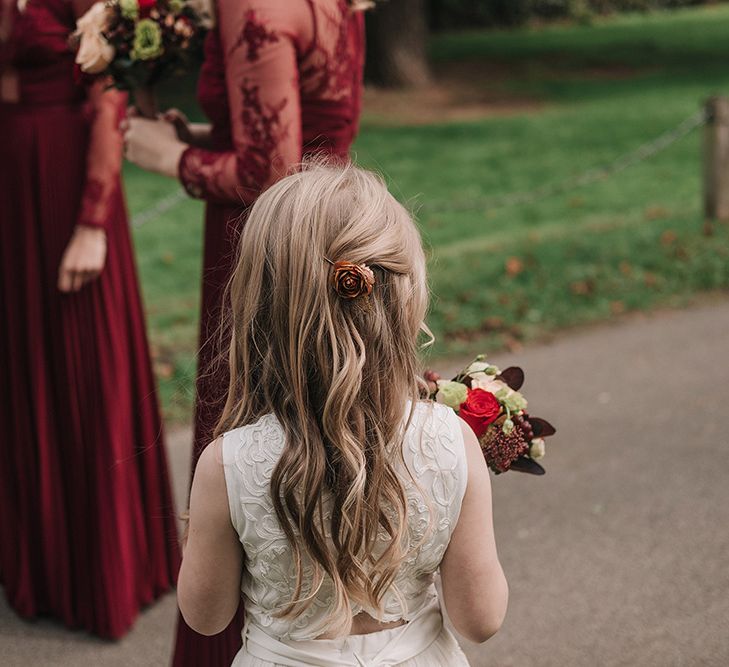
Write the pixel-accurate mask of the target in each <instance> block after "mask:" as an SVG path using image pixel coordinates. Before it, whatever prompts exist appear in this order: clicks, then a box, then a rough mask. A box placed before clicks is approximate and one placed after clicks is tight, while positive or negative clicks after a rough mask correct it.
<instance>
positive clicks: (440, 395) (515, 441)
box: [425, 354, 556, 475]
mask: <svg viewBox="0 0 729 667" xmlns="http://www.w3.org/2000/svg"><path fill="white" fill-rule="evenodd" d="M485 359H486V355H483V354H481V355H479V356H478V357H476V359H475V360H474V361H473V363H471V364H470V365H469V366H467V367H466V368H465V369H464V370H462V371H461V372H460V373H459V374H458V375H457V376H456V377H455V378H453V379H452V380H442V379H441V378H440V376H439V375H438V374H437V373H434V372H433V371H428V372H427V373H426V375H425V379H426V380H427V381H428V384H429V386H430V389H431V398H433V399H435V400H436V401H438V402H439V403H444V404H445V405H448V406H450V407H451V408H453V409H454V410H455V411H456V413H457V414H458V416H459V417H460V418H461V419H463V420H464V421H465V422H466V423H467V424H468V425H469V426H470V427H471V428H472V429H473V432H474V433H475V434H476V437H477V438H478V440H479V442H480V443H481V450H482V451H483V454H484V457H485V459H486V463H487V464H488V466H489V467H490V468H491V469H492V470H493V471H494V472H496V473H497V474H498V473H502V472H506V471H507V470H519V471H521V472H528V473H531V474H533V475H543V474H544V472H545V471H544V468H543V467H542V466H541V465H540V464H539V463H537V461H538V460H539V459H541V458H542V457H543V456H544V453H545V448H544V438H546V437H547V436H549V435H553V434H554V433H556V429H555V428H554V426H552V425H551V424H550V423H549V422H548V421H546V420H544V419H540V418H539V417H533V416H531V415H530V414H528V413H527V411H526V409H527V401H526V399H525V398H524V396H523V395H522V394H521V393H520V392H519V389H521V386H522V385H523V384H524V371H523V370H522V369H521V368H518V367H516V366H512V367H510V368H507V369H505V370H503V371H502V370H500V369H499V368H498V367H496V366H494V365H493V364H490V363H488V362H487V361H486V360H485Z"/></svg>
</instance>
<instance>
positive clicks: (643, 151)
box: [131, 109, 708, 227]
mask: <svg viewBox="0 0 729 667" xmlns="http://www.w3.org/2000/svg"><path fill="white" fill-rule="evenodd" d="M707 120H708V118H707V113H706V110H705V109H701V110H699V111H697V112H696V113H693V114H691V115H690V116H689V117H688V118H685V119H684V120H682V121H681V122H680V123H678V125H676V126H675V127H673V128H672V129H670V130H667V131H666V132H663V133H662V134H660V135H659V136H658V137H656V138H655V139H652V140H651V141H648V142H646V143H644V144H641V145H640V146H638V147H637V148H635V149H633V150H631V151H628V152H627V153H623V154H622V155H620V156H618V157H617V158H615V159H614V160H612V161H611V162H608V163H606V164H604V165H600V166H597V167H590V168H589V169H586V170H585V171H583V172H580V173H578V174H575V175H573V176H569V177H567V178H565V179H563V180H561V181H554V182H552V183H545V184H544V185H541V186H539V187H537V188H534V189H533V190H528V191H524V192H510V193H506V194H503V195H493V196H484V197H479V198H474V199H469V200H467V201H463V202H454V203H451V204H448V203H444V204H439V205H431V206H429V205H427V204H426V205H425V207H424V208H425V209H426V210H428V211H429V212H434V213H440V212H459V211H474V210H483V211H493V210H496V209H502V208H508V207H512V206H519V205H522V204H531V203H534V202H537V201H539V200H541V199H546V198H547V197H552V196H554V195H559V194H564V193H566V192H569V191H571V190H575V189H577V188H581V187H584V186H586V185H589V184H591V183H596V182H598V181H603V180H605V179H607V178H609V177H611V176H614V175H615V174H619V173H620V172H622V171H625V170H626V169H628V168H629V167H632V166H634V165H636V164H639V163H640V162H643V161H645V160H648V159H649V158H652V157H653V156H655V155H657V154H658V153H661V152H662V151H664V150H666V149H667V148H669V147H670V146H672V145H673V144H675V143H676V142H677V141H679V140H680V139H682V138H683V137H685V136H686V135H688V134H690V133H691V132H693V131H694V130H695V129H696V128H697V127H700V126H702V125H704V124H705V123H706V122H707ZM185 199H187V194H186V193H185V191H184V190H182V189H179V190H176V191H175V192H172V193H170V194H169V195H166V196H165V197H162V198H161V199H159V200H158V201H156V202H155V203H154V204H153V205H152V206H150V207H148V208H146V209H144V210H142V211H139V212H138V213H136V214H135V215H134V216H133V217H132V219H131V224H132V225H133V226H134V227H140V226H141V225H143V224H145V223H147V222H149V221H151V220H154V219H156V218H158V217H159V216H161V215H163V214H164V213H166V212H167V211H170V210H172V209H173V208H175V207H176V206H177V205H178V204H180V203H181V202H182V201H184V200H185Z"/></svg>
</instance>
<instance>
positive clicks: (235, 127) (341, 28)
mask: <svg viewBox="0 0 729 667" xmlns="http://www.w3.org/2000/svg"><path fill="white" fill-rule="evenodd" d="M352 5H353V3H350V2H347V1H346V0H218V1H217V3H216V14H217V27H216V28H215V29H214V30H213V31H211V33H210V34H209V36H208V39H207V43H206V51H205V63H204V65H203V68H202V71H201V73H200V80H199V83H198V99H199V102H200V105H201V106H202V108H203V110H204V111H205V113H206V114H207V116H208V117H209V118H210V120H211V121H212V125H211V127H210V128H209V130H208V129H206V128H200V127H199V126H186V125H185V124H184V123H181V122H179V120H180V119H178V122H177V123H176V125H177V130H178V134H177V136H176V135H175V134H174V132H173V131H172V128H171V126H168V128H166V129H165V127H164V124H165V123H164V121H150V120H144V119H131V120H130V129H129V130H128V132H127V134H126V142H127V157H129V158H130V159H131V160H132V161H134V162H137V164H139V165H140V166H142V167H145V168H148V169H152V170H155V171H158V172H161V173H168V175H175V174H174V171H171V170H170V167H169V166H166V165H169V163H170V159H169V158H170V157H171V156H174V158H175V159H176V160H177V159H178V158H179V162H178V167H177V172H178V175H179V178H180V179H181V181H182V184H183V185H184V187H185V189H186V190H187V192H188V193H189V194H190V195H191V196H193V197H199V198H203V199H205V201H206V203H207V208H206V213H205V248H204V259H203V286H202V313H201V323H200V342H201V349H200V356H199V361H198V368H199V371H198V381H197V397H198V398H197V406H196V414H195V444H194V452H193V468H194V466H195V463H196V461H197V457H198V455H199V453H200V451H202V449H203V448H204V447H205V445H207V444H208V443H209V442H210V441H211V440H212V435H211V433H212V428H213V427H214V425H215V422H216V420H217V419H218V416H219V414H220V410H221V407H222V406H221V401H222V399H223V392H224V391H225V389H226V388H227V379H226V378H225V377H224V375H222V373H224V372H225V371H224V370H223V369H222V367H223V366H224V367H225V369H226V370H227V362H226V363H225V364H223V365H221V367H218V366H216V364H215V363H214V360H215V358H216V356H217V355H216V350H218V349H219V348H218V347H217V345H215V344H214V343H213V341H215V340H216V333H217V330H218V328H219V324H220V317H219V312H220V304H221V297H222V291H223V289H224V287H225V284H226V282H227V280H228V278H229V276H230V273H231V271H232V261H233V256H234V253H235V244H236V239H237V236H238V233H239V231H240V225H241V224H242V217H241V213H242V212H243V211H244V209H245V207H246V206H249V205H250V204H252V203H253V202H254V201H255V199H256V197H257V196H258V195H259V194H260V192H261V191H262V190H263V189H265V188H266V187H268V186H269V185H271V184H272V183H274V182H275V181H276V180H277V179H279V178H281V177H282V176H284V175H285V174H286V172H287V170H289V169H290V168H291V167H292V166H293V165H296V164H297V163H299V162H301V160H302V158H303V157H304V156H305V155H306V154H309V153H314V152H316V153H324V154H327V155H331V156H336V157H339V158H342V159H346V158H347V156H348V152H349V148H350V146H351V144H352V141H353V140H354V137H355V135H356V132H357V127H358V120H359V112H360V96H361V88H362V69H363V65H364V27H363V24H364V22H363V16H362V13H361V12H358V11H355V9H356V8H355V7H353V6H352ZM180 140H182V142H184V143H182V142H181V141H180ZM188 144H192V145H191V146H188ZM241 626H242V605H241V610H240V611H239V615H238V618H237V619H235V620H234V621H233V623H232V624H231V626H229V628H228V629H227V630H226V631H224V632H223V633H221V634H220V635H217V636H215V637H212V638H209V639H207V638H205V637H202V636H201V635H198V634H196V633H194V632H193V631H192V630H190V629H189V628H188V627H187V626H185V624H184V622H183V621H182V619H180V622H179V629H178V637H177V647H176V652H175V659H174V664H175V665H190V666H192V665H206V666H207V665H209V666H210V667H219V666H222V665H226V666H227V665H230V663H231V661H232V659H233V656H234V655H235V654H236V652H237V651H238V649H239V648H240V645H241V636H240V631H241Z"/></svg>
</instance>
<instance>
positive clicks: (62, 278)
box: [58, 266, 72, 292]
mask: <svg viewBox="0 0 729 667" xmlns="http://www.w3.org/2000/svg"><path fill="white" fill-rule="evenodd" d="M71 285H72V281H71V272H70V271H69V270H68V269H67V268H65V267H64V266H61V270H60V271H59V272H58V289H59V290H60V291H61V292H70V291H71Z"/></svg>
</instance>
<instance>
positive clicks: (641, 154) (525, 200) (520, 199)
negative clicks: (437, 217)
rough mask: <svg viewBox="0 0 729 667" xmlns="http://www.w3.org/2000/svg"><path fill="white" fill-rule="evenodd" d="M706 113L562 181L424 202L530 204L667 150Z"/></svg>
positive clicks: (438, 208)
mask: <svg viewBox="0 0 729 667" xmlns="http://www.w3.org/2000/svg"><path fill="white" fill-rule="evenodd" d="M707 120H708V118H707V114H706V111H705V110H704V109H701V110H700V111H697V112H696V113H693V114H691V115H690V116H689V117H688V118H685V119H684V120H682V121H681V122H680V123H679V124H678V125H676V126H675V127H673V128H672V129H670V130H667V131H666V132H663V133H662V134H661V135H659V136H658V137H656V138H655V139H652V140H651V141H648V142H646V143H644V144H641V145H640V146H638V147H637V148H634V149H633V150H631V151H628V152H627V153H623V154H622V155H620V156H618V157H617V158H615V159H614V160H612V161H611V162H608V163H606V164H603V165H600V166H597V167H590V168H589V169H586V170H585V171H583V172H580V173H578V174H575V175H572V176H569V177H567V178H565V179H563V180H561V181H554V182H552V183H545V184H544V185H541V186H539V187H537V188H534V189H533V190H527V191H524V192H510V193H506V194H503V195H493V196H484V197H479V198H473V199H469V200H467V201H463V202H455V203H453V204H447V203H444V204H441V205H435V206H428V205H427V204H425V205H424V208H425V209H426V210H428V211H429V212H445V211H448V212H457V211H474V210H483V211H493V210H496V209H502V208H507V207H512V206H518V205H521V204H531V203H534V202H536V201H539V200H541V199H546V198H547V197H552V196H554V195H559V194H564V193H566V192H569V191H571V190H575V189H577V188H581V187H584V186H585V185H589V184H591V183H596V182H597V181H603V180H605V179H607V178H609V177H610V176H614V175H615V174H618V173H620V172H622V171H625V170H626V169H628V168H629V167H632V166H634V165H636V164H638V163H640V162H643V161H645V160H648V159H649V158H652V157H653V156H655V155H657V154H658V153H661V152H662V151H664V150H666V149H667V148H668V147H669V146H672V145H673V144H675V143H676V142H677V141H679V140H680V139H682V138H683V137H685V136H686V135H688V134H690V133H691V132H693V131H694V130H695V129H696V128H697V127H700V126H701V125H704V124H705V123H706V122H707Z"/></svg>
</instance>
